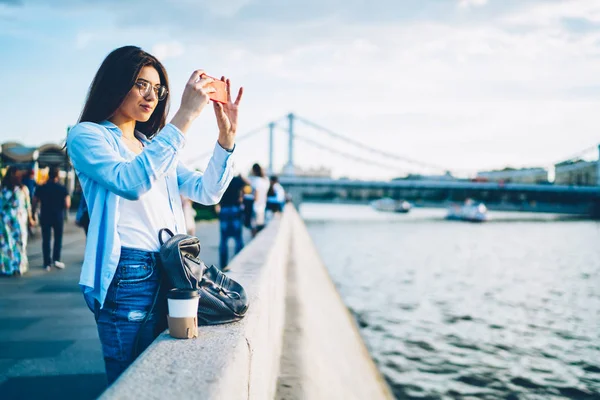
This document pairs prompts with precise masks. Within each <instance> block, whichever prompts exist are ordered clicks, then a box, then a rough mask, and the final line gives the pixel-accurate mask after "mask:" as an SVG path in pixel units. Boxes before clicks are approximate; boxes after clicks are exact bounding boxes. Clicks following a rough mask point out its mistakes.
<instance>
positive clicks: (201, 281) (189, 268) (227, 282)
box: [158, 228, 248, 325]
mask: <svg viewBox="0 0 600 400" xmlns="http://www.w3.org/2000/svg"><path fill="white" fill-rule="evenodd" d="M163 233H167V234H169V235H170V238H169V239H167V241H166V242H163V238H162V236H163ZM158 239H159V241H160V244H161V247H160V260H161V264H162V267H161V268H162V271H163V276H164V278H165V279H164V281H165V282H166V283H167V284H168V285H169V287H168V288H167V289H172V288H177V289H198V292H199V294H200V301H199V304H198V325H217V324H224V323H227V322H233V321H237V320H240V319H242V318H243V317H244V315H245V314H246V311H247V310H248V298H247V296H246V292H245V290H244V288H243V287H242V285H240V284H239V283H237V282H236V281H234V280H233V279H231V278H229V277H228V276H226V275H225V274H224V273H222V272H221V271H220V270H219V269H218V268H217V267H215V266H214V265H211V266H210V267H208V266H206V264H204V262H203V261H202V260H201V259H200V257H199V255H200V239H198V238H197V237H195V236H190V235H182V234H177V235H174V234H173V232H171V231H170V230H169V229H166V228H163V229H161V230H160V232H159V233H158Z"/></svg>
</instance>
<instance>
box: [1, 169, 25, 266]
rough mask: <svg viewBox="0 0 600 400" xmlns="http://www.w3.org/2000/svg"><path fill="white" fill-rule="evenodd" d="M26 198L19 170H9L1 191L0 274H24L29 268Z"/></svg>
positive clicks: (3, 180)
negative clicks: (26, 248) (23, 223)
mask: <svg viewBox="0 0 600 400" xmlns="http://www.w3.org/2000/svg"><path fill="white" fill-rule="evenodd" d="M25 197H26V196H25V193H24V192H23V191H22V189H21V175H20V174H19V171H18V170H17V169H16V168H15V167H13V166H11V167H8V169H7V170H6V174H5V175H4V178H3V179H2V187H1V188H0V222H1V223H2V225H1V226H0V273H2V274H3V275H22V274H24V273H25V272H27V269H28V267H29V262H28V260H27V252H26V250H25V246H26V237H27V236H26V235H27V221H30V218H28V217H27V216H28V215H30V213H28V207H27V203H28V201H26V200H25ZM23 220H25V225H24V226H23V225H22V222H23Z"/></svg>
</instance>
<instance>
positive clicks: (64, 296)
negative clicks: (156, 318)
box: [0, 223, 219, 400]
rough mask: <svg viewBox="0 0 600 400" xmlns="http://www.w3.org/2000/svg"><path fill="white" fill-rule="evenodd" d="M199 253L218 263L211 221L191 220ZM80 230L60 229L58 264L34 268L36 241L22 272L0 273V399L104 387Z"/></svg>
mask: <svg viewBox="0 0 600 400" xmlns="http://www.w3.org/2000/svg"><path fill="white" fill-rule="evenodd" d="M197 234H198V237H199V238H200V240H201V243H202V253H201V256H202V259H203V260H204V261H205V262H206V263H207V264H211V263H212V264H217V263H218V244H219V233H218V225H217V224H216V223H199V224H198V225H197ZM84 245H85V236H84V235H83V231H82V230H81V229H79V228H77V227H76V226H74V225H73V224H72V223H68V224H67V226H66V227H65V236H64V239H63V254H62V259H63V261H64V262H65V264H66V265H67V268H66V269H65V270H57V269H53V270H52V271H50V272H46V271H45V270H44V269H43V268H42V254H41V253H42V251H41V240H40V239H39V237H38V238H34V239H33V240H31V241H30V244H29V261H30V270H29V272H28V273H27V274H25V275H24V276H22V277H10V278H6V277H2V278H0V398H2V399H36V400H37V399H94V398H96V397H98V395H99V394H100V393H102V391H103V390H104V389H105V388H106V377H105V374H104V361H103V359H102V351H101V347H100V342H99V340H98V333H97V331H96V324H95V322H94V317H93V315H92V313H91V312H90V311H89V310H88V308H87V306H86V305H85V302H84V300H83V297H82V295H81V292H80V290H79V285H78V284H77V282H78V281H79V273H80V271H81V262H82V260H83V251H84Z"/></svg>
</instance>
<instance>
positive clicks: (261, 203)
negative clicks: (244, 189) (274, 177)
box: [249, 164, 270, 237]
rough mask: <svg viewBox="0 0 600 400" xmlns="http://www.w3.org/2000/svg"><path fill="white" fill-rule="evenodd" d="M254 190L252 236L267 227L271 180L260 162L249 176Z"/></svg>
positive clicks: (253, 167)
mask: <svg viewBox="0 0 600 400" xmlns="http://www.w3.org/2000/svg"><path fill="white" fill-rule="evenodd" d="M249 180H250V185H252V191H253V192H254V206H253V209H254V219H253V224H252V237H254V236H256V234H257V233H258V232H260V231H261V230H263V228H264V227H265V210H266V208H267V192H268V191H269V186H270V183H269V180H268V179H267V178H265V174H264V172H263V170H262V168H261V166H260V165H259V164H254V165H253V166H252V175H251V176H250V177H249Z"/></svg>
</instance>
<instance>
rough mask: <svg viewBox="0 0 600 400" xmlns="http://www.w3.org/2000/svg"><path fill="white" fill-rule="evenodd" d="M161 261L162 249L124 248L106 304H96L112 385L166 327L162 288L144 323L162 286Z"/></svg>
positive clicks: (107, 374) (99, 330) (105, 358)
mask: <svg viewBox="0 0 600 400" xmlns="http://www.w3.org/2000/svg"><path fill="white" fill-rule="evenodd" d="M159 262H160V261H159V258H158V253H153V252H148V251H144V250H138V249H131V248H126V247H123V248H121V258H120V259H119V264H118V266H117V271H116V273H115V276H114V278H113V280H112V282H111V284H110V287H109V288H108V293H107V295H106V300H105V302H104V307H103V308H100V307H99V305H100V304H99V303H98V302H96V304H95V310H94V316H95V318H96V324H97V325H98V335H99V337H100V342H101V343H102V353H103V355H104V363H105V366H106V377H107V379H108V384H109V385H110V384H112V383H113V382H114V381H115V380H116V379H117V378H118V377H119V376H120V375H121V374H122V373H123V371H125V370H126V369H127V367H129V365H131V363H133V361H134V360H135V359H136V358H137V356H138V355H139V354H141V353H142V352H143V351H144V350H145V349H146V348H147V347H148V346H149V345H150V344H151V343H152V341H153V340H154V339H155V338H156V337H157V336H158V335H159V334H160V333H161V332H162V331H163V330H164V329H166V326H167V323H166V304H165V302H166V300H165V296H164V291H163V290H162V289H161V293H159V294H158V297H157V298H156V304H155V307H154V311H153V312H152V314H151V315H150V317H149V318H148V320H147V321H146V322H145V324H143V322H144V319H145V318H146V315H147V313H148V312H150V310H151V309H152V304H153V302H154V300H155V296H156V295H157V293H156V291H157V290H158V288H159V282H160V271H159ZM163 286H164V285H163ZM138 333H139V337H138ZM136 339H137V347H136Z"/></svg>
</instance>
